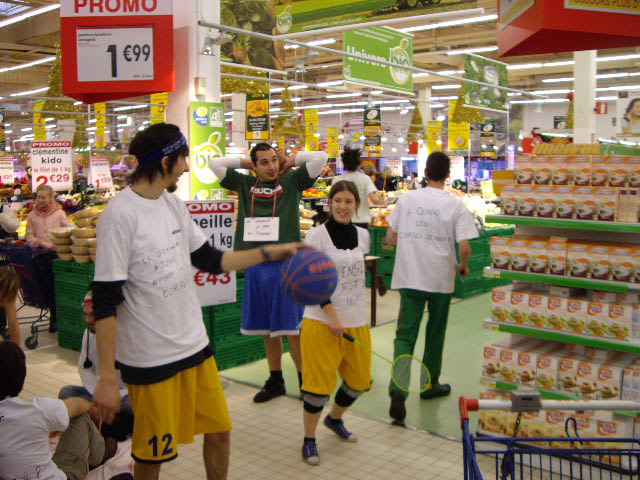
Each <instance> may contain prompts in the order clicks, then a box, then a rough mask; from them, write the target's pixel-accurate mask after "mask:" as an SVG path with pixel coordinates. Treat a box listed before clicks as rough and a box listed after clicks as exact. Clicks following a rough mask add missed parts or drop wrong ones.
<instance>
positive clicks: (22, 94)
mask: <svg viewBox="0 0 640 480" xmlns="http://www.w3.org/2000/svg"><path fill="white" fill-rule="evenodd" d="M47 90H49V87H42V88H36V89H35V90H27V91H25V92H18V93H12V94H11V95H9V96H10V97H22V96H24V95H32V94H34V93H41V92H46V91H47Z"/></svg>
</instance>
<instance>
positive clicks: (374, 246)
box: [369, 227, 387, 256]
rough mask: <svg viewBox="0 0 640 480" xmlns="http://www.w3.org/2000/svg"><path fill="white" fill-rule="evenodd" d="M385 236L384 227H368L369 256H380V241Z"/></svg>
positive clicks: (385, 230)
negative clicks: (369, 240) (369, 238)
mask: <svg viewBox="0 0 640 480" xmlns="http://www.w3.org/2000/svg"><path fill="white" fill-rule="evenodd" d="M386 235H387V229H386V228H384V227H369V236H370V237H371V251H370V252H369V253H370V254H371V255H374V256H380V255H382V241H383V240H384V237H385V236H386Z"/></svg>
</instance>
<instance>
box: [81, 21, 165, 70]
mask: <svg viewBox="0 0 640 480" xmlns="http://www.w3.org/2000/svg"><path fill="white" fill-rule="evenodd" d="M76 32H77V33H76V35H77V39H76V40H77V43H76V45H77V53H78V81H80V82H99V81H117V80H153V28H152V27H111V28H99V27H95V28H78V29H77V31H76Z"/></svg>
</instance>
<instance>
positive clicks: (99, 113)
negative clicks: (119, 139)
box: [93, 103, 107, 148]
mask: <svg viewBox="0 0 640 480" xmlns="http://www.w3.org/2000/svg"><path fill="white" fill-rule="evenodd" d="M93 109H94V111H95V113H96V141H95V147H96V148H104V147H105V138H104V135H105V133H104V129H105V126H106V124H107V117H106V116H105V113H107V104H106V103H95V104H94V105H93Z"/></svg>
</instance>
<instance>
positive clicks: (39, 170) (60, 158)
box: [31, 142, 73, 192]
mask: <svg viewBox="0 0 640 480" xmlns="http://www.w3.org/2000/svg"><path fill="white" fill-rule="evenodd" d="M72 161H73V149H72V148H71V142H31V174H32V186H31V189H32V190H33V191H34V192H35V191H36V189H37V188H38V187H39V186H41V185H49V186H51V188H53V189H54V190H55V191H56V192H59V191H63V190H71V189H72V188H73V172H72V169H71V165H72Z"/></svg>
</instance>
